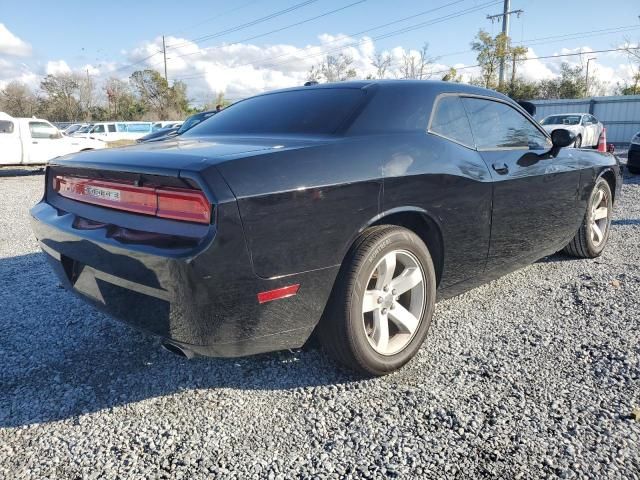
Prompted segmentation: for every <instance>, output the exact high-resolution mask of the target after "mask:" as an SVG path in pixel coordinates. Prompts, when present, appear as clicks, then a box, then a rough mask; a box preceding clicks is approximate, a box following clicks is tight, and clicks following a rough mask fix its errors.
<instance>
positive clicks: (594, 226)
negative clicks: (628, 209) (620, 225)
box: [589, 188, 609, 247]
mask: <svg viewBox="0 0 640 480" xmlns="http://www.w3.org/2000/svg"><path fill="white" fill-rule="evenodd" d="M608 229H609V198H608V194H607V192H605V191H604V190H603V189H602V188H598V190H597V191H596V192H595V193H594V195H593V197H592V199H591V224H590V227H589V231H590V234H591V241H592V242H593V245H594V246H595V247H599V246H600V245H601V244H602V242H604V240H605V239H606V237H607V230H608Z"/></svg>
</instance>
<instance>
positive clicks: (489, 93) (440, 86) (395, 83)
mask: <svg viewBox="0 0 640 480" xmlns="http://www.w3.org/2000/svg"><path fill="white" fill-rule="evenodd" d="M338 88H340V89H345V88H352V89H368V88H380V89H385V90H400V89H401V90H403V91H418V90H425V89H426V90H431V91H432V93H433V95H439V94H441V93H463V94H464V93H466V94H469V95H481V96H485V97H493V98H497V99H500V100H505V101H508V102H509V103H512V104H515V103H516V102H515V101H513V100H512V99H511V98H509V97H507V96H506V95H503V94H501V93H499V92H496V91H495V90H489V89H487V88H482V87H476V86H474V85H467V84H465V83H456V82H445V81H442V80H349V81H346V82H334V83H318V84H314V85H309V86H297V87H291V88H283V89H280V90H272V91H269V92H265V93H261V94H259V95H256V96H262V95H272V94H274V93H280V92H289V91H306V90H319V89H338Z"/></svg>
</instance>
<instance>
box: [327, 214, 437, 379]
mask: <svg viewBox="0 0 640 480" xmlns="http://www.w3.org/2000/svg"><path fill="white" fill-rule="evenodd" d="M435 296H436V276H435V269H434V267H433V261H432V260H431V255H430V254H429V250H428V249H427V247H426V246H425V244H424V243H423V242H422V240H420V238H419V237H418V236H417V235H416V234H415V233H413V232H411V231H410V230H407V229H405V228H401V227H396V226H386V225H384V226H379V227H373V228H370V229H368V230H366V231H365V232H364V233H363V234H362V236H361V237H360V238H359V239H358V240H357V241H356V242H355V244H354V246H353V247H352V248H351V250H350V252H349V254H348V255H347V257H346V258H345V261H344V263H343V265H342V268H341V269H340V274H339V276H338V279H337V281H336V284H335V286H334V289H333V292H332V294H331V298H330V300H329V303H328V305H327V308H326V310H325V313H324V315H323V318H322V320H321V323H320V325H319V328H318V336H319V338H320V341H321V342H322V344H323V346H324V348H325V349H326V350H327V351H328V352H329V353H330V354H331V355H332V356H333V357H334V358H336V360H338V361H339V362H341V363H343V364H344V365H346V366H348V367H349V368H351V369H353V370H356V371H358V372H360V373H364V374H367V375H385V374H387V373H391V372H393V371H394V370H397V369H399V368H400V367H402V366H403V365H404V364H405V363H407V362H408V361H409V360H411V358H412V357H413V356H414V355H415V354H416V352H417V351H418V349H419V348H420V346H421V345H422V342H423V341H424V339H425V337H426V336H427V332H428V330H429V324H430V323H431V317H432V316H433V309H434V305H435Z"/></svg>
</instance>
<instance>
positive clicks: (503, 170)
mask: <svg viewBox="0 0 640 480" xmlns="http://www.w3.org/2000/svg"><path fill="white" fill-rule="evenodd" d="M492 166H493V169H494V170H495V171H496V172H497V173H499V174H500V175H506V174H507V173H509V167H508V166H507V164H506V163H494V164H493V165H492Z"/></svg>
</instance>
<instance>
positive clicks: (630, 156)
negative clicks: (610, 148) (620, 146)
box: [627, 132, 640, 170]
mask: <svg viewBox="0 0 640 480" xmlns="http://www.w3.org/2000/svg"><path fill="white" fill-rule="evenodd" d="M638 134H640V132H638ZM627 166H630V167H632V168H634V169H636V170H640V145H638V144H637V143H632V144H630V145H629V151H628V152H627Z"/></svg>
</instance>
